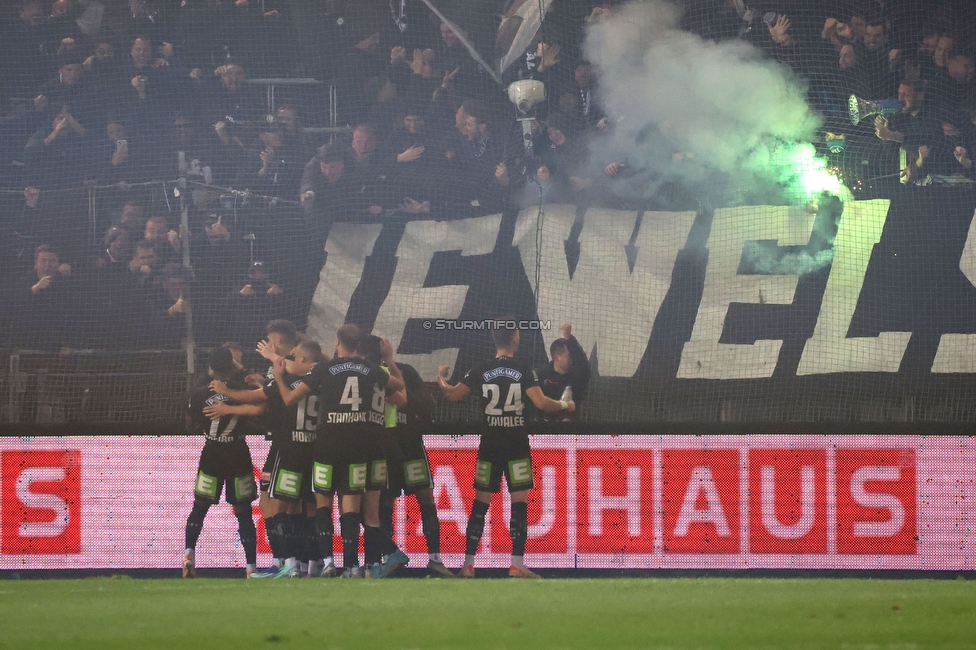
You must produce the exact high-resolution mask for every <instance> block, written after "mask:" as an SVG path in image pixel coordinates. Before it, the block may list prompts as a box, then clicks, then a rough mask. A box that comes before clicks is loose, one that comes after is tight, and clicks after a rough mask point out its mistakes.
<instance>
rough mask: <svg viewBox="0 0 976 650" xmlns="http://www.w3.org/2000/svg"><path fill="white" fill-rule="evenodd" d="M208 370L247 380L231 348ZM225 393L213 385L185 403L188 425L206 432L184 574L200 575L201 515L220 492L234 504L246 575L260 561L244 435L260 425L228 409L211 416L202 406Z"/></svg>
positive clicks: (232, 380) (235, 381) (217, 353)
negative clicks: (228, 411)
mask: <svg viewBox="0 0 976 650" xmlns="http://www.w3.org/2000/svg"><path fill="white" fill-rule="evenodd" d="M210 373H211V376H212V377H213V378H215V379H219V380H222V381H225V382H227V383H229V384H231V385H232V386H235V387H237V388H241V387H243V385H244V381H243V378H242V377H241V374H240V368H239V367H238V366H237V365H236V364H235V363H234V359H233V356H232V355H231V352H230V350H228V349H226V348H218V349H216V350H214V352H213V354H212V355H211V357H210ZM229 399H230V398H228V397H227V396H226V395H223V394H220V393H216V392H214V391H213V390H211V389H210V388H209V387H205V388H201V389H200V390H197V391H195V392H194V393H193V394H192V395H191V396H190V404H189V406H188V407H187V413H186V424H187V430H188V431H192V432H195V433H202V434H204V436H206V442H205V443H204V445H203V451H202V452H201V453H200V465H199V468H198V470H197V479H196V483H195V485H194V498H193V509H192V510H191V511H190V516H189V517H188V518H187V520H186V552H185V553H184V555H183V577H184V578H195V577H196V557H195V556H196V550H195V549H196V545H197V540H198V539H199V538H200V531H201V530H202V529H203V520H204V518H205V517H206V516H207V511H208V510H210V506H212V505H213V504H215V503H219V501H220V494H221V492H224V490H225V485H226V492H224V494H225V497H224V498H225V499H226V501H227V503H230V504H232V505H233V507H234V515H235V516H236V517H237V522H238V532H239V534H240V537H241V545H242V546H244V555H245V557H246V560H247V577H249V578H250V577H252V576H253V575H254V574H255V571H256V564H257V529H256V528H255V527H254V520H253V519H252V518H251V502H252V501H254V499H255V498H256V497H257V490H256V488H255V485H254V466H253V464H252V463H251V452H250V450H249V449H248V447H247V443H246V442H245V440H244V436H245V435H247V434H249V433H250V434H253V433H257V432H258V430H257V429H256V428H255V427H253V425H252V424H251V423H250V422H249V421H248V420H247V419H246V418H244V419H242V418H240V417H239V416H237V415H228V416H225V417H221V418H218V419H216V420H212V421H211V420H210V419H209V418H208V417H207V416H205V415H204V412H203V411H204V408H205V407H207V406H209V405H213V404H216V403H217V402H223V401H228V400H229Z"/></svg>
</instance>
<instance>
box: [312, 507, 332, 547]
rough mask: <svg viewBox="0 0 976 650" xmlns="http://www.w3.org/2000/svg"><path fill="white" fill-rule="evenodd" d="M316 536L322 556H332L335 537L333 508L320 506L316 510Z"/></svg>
mask: <svg viewBox="0 0 976 650" xmlns="http://www.w3.org/2000/svg"><path fill="white" fill-rule="evenodd" d="M315 537H316V540H317V541H318V545H319V553H320V554H321V555H320V557H323V558H327V557H332V538H333V537H335V525H334V524H333V523H332V508H319V509H318V510H317V511H316V512H315Z"/></svg>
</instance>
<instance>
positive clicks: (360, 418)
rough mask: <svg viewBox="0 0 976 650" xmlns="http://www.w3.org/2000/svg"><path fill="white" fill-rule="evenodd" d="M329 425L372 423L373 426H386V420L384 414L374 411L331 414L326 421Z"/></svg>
mask: <svg viewBox="0 0 976 650" xmlns="http://www.w3.org/2000/svg"><path fill="white" fill-rule="evenodd" d="M325 421H326V422H327V423H329V424H355V423H357V422H372V423H373V424H385V423H386V420H385V418H384V417H383V414H382V413H374V412H372V411H369V412H367V411H360V412H359V413H335V412H332V413H329V415H328V416H327V417H326V420H325Z"/></svg>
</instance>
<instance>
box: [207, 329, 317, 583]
mask: <svg viewBox="0 0 976 650" xmlns="http://www.w3.org/2000/svg"><path fill="white" fill-rule="evenodd" d="M292 356H293V359H292V360H289V361H288V362H287V364H286V365H287V371H286V373H285V374H284V375H283V376H277V377H275V378H274V379H272V381H271V383H270V384H268V385H267V386H266V387H265V388H264V389H263V390H262V391H260V393H261V394H262V395H263V397H264V399H263V401H260V403H252V404H241V405H239V406H228V405H226V404H215V405H213V406H211V407H208V408H207V409H205V411H204V413H206V414H207V415H208V416H210V417H214V416H222V415H227V414H238V415H264V416H265V422H266V424H267V426H268V428H269V429H270V431H271V437H272V444H271V446H272V451H271V453H269V463H268V466H267V467H266V469H265V471H266V472H267V474H268V477H267V479H266V480H267V488H266V490H267V494H268V510H269V511H271V512H274V514H273V515H272V516H270V517H268V519H266V521H265V528H266V530H267V532H268V543H269V544H270V545H271V549H272V553H273V554H274V556H275V557H276V558H283V559H284V562H283V563H282V565H281V566H280V567H278V568H277V570H275V571H272V572H269V573H264V574H258V575H260V576H262V577H274V578H293V577H299V576H301V575H309V576H310V577H317V576H320V575H322V574H323V571H324V572H325V575H326V576H331V575H335V568H334V566H333V565H332V554H331V553H329V554H328V556H327V561H323V560H322V559H321V555H320V554H319V547H318V541H317V539H316V540H314V541H315V544H314V548H312V549H309V550H307V551H305V549H303V548H302V547H303V546H304V545H305V544H306V539H305V537H304V536H303V535H301V529H299V530H296V526H295V525H294V519H295V518H296V517H298V518H301V519H306V515H305V514H303V513H302V512H301V501H303V500H304V501H305V503H306V504H308V505H307V508H308V509H309V510H310V512H309V513H308V518H311V522H310V526H309V527H311V528H312V529H313V530H314V521H315V516H316V511H315V498H314V495H313V494H312V456H313V448H314V442H315V430H316V423H317V422H316V420H317V398H316V396H314V395H309V396H307V397H306V398H305V399H303V400H299V402H298V403H297V404H295V405H293V406H290V407H289V406H285V404H284V402H283V401H282V399H281V393H280V391H279V390H278V386H277V383H276V382H278V381H285V382H288V383H289V385H291V386H292V387H294V386H295V385H297V384H298V382H299V381H300V379H301V377H302V376H303V375H305V374H306V373H307V372H309V371H310V370H311V369H312V368H313V367H314V366H315V364H317V363H319V362H321V361H324V360H325V359H324V356H323V355H322V349H321V348H320V347H319V344H318V343H316V342H315V341H311V340H304V341H302V342H301V343H299V344H298V346H296V347H295V348H294V349H293V350H292ZM212 386H213V387H214V388H215V389H218V390H219V389H222V388H223V386H222V384H220V383H219V382H214V383H213V384H212ZM245 393H247V394H245V395H241V396H240V397H242V398H245V399H247V398H251V397H252V395H251V394H250V393H249V392H247V391H245ZM230 394H231V396H234V395H237V392H235V391H230ZM254 401H257V400H254ZM296 510H297V513H296V512H295V511H296ZM302 523H304V522H302ZM330 550H331V549H330ZM309 555H313V556H314V557H311V561H310V565H311V566H310V567H306V568H305V570H304V571H302V570H301V568H300V567H299V565H298V558H300V557H307V556H309Z"/></svg>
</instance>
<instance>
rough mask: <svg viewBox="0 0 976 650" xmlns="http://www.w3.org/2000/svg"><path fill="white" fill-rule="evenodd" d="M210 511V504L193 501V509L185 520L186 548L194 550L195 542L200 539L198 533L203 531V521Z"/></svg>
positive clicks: (197, 500)
mask: <svg viewBox="0 0 976 650" xmlns="http://www.w3.org/2000/svg"><path fill="white" fill-rule="evenodd" d="M208 510H210V504H209V503H207V502H206V501H200V500H199V499H194V500H193V509H192V510H190V516H189V517H187V518H186V548H196V547H197V540H198V539H200V531H202V530H203V519H204V517H206V516H207V511H208Z"/></svg>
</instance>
